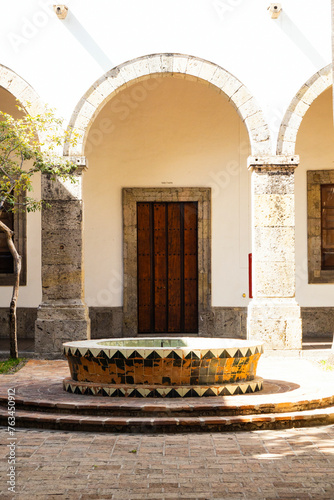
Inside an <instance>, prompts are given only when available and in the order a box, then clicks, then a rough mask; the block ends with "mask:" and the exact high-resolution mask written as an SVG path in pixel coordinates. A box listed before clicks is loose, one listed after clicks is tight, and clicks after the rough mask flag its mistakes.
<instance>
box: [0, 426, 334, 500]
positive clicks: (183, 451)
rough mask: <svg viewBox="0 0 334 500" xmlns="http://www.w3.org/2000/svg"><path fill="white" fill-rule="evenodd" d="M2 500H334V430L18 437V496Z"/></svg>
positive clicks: (0, 455) (2, 456)
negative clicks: (34, 499) (12, 499)
mask: <svg viewBox="0 0 334 500" xmlns="http://www.w3.org/2000/svg"><path fill="white" fill-rule="evenodd" d="M8 438H9V435H8V432H7V429H4V428H0V443H1V446H0V464H1V477H2V479H1V486H0V488H1V491H0V497H1V499H7V498H8V499H9V498H15V500H19V499H21V498H22V499H29V500H30V499H33V498H35V497H37V498H41V499H42V498H47V499H53V498H57V499H59V498H61V499H99V500H100V499H112V500H116V499H117V500H118V499H122V500H140V499H166V500H167V499H183V500H186V499H192V500H194V499H219V498H221V499H257V500H260V499H283V498H284V499H286V498H290V499H294V500H297V499H306V498H307V499H309V498H313V499H317V500H318V499H330V500H332V499H333V498H334V426H333V425H331V426H327V427H313V428H302V429H287V430H282V431H268V430H266V431H254V432H240V433H215V434H187V435H183V434H178V435H170V434H169V435H151V436H149V435H138V434H123V435H115V434H101V433H100V434H93V433H75V432H72V433H71V432H57V431H53V432H52V431H35V430H24V429H21V430H17V432H16V438H17V439H16V443H17V444H16V457H17V464H16V494H15V495H13V494H8V492H6V489H7V485H6V473H7V468H8V463H7V461H8V447H7V446H6V445H7V443H8V442H9V441H8Z"/></svg>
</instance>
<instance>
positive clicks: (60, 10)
mask: <svg viewBox="0 0 334 500" xmlns="http://www.w3.org/2000/svg"><path fill="white" fill-rule="evenodd" d="M53 10H54V11H55V13H56V14H57V16H58V19H65V17H66V16H67V13H68V7H66V5H54V6H53Z"/></svg>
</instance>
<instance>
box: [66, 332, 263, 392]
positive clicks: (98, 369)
mask: <svg viewBox="0 0 334 500" xmlns="http://www.w3.org/2000/svg"><path fill="white" fill-rule="evenodd" d="M63 347H64V354H65V356H66V357H67V359H68V363H69V368H70V372H71V378H67V379H65V380H64V384H63V386H64V389H65V390H66V391H68V392H71V393H77V394H87V395H97V396H130V397H189V396H191V397H199V396H225V395H233V394H245V393H248V392H255V391H259V390H261V389H262V379H261V378H260V377H256V369H257V364H258V361H259V358H260V356H261V354H262V352H263V343H262V342H256V341H255V342H254V341H246V340H240V339H227V338H206V337H160V338H152V337H149V338H138V337H136V338H120V339H100V340H83V341H76V342H67V343H65V344H63Z"/></svg>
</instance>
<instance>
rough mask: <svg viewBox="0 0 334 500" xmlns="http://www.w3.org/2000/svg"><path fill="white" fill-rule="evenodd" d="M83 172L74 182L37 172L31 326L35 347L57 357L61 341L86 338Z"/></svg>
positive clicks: (79, 172) (80, 171) (43, 352)
mask: <svg viewBox="0 0 334 500" xmlns="http://www.w3.org/2000/svg"><path fill="white" fill-rule="evenodd" d="M81 174H82V170H78V171H77V176H76V177H77V182H76V183H74V184H73V183H71V182H70V181H65V182H64V181H61V180H56V181H52V180H50V179H48V178H47V177H46V176H42V197H43V200H44V201H46V202H47V203H48V204H49V205H50V207H46V208H43V210H42V303H41V305H40V306H39V308H38V312H37V320H36V324H35V350H36V352H38V353H40V354H43V355H45V356H47V355H50V356H53V355H57V354H58V355H59V354H60V352H61V348H62V343H63V342H66V341H68V340H82V339H86V338H90V321H89V317H88V309H87V306H86V305H85V304H84V301H83V242H82V233H83V203H82V175H81Z"/></svg>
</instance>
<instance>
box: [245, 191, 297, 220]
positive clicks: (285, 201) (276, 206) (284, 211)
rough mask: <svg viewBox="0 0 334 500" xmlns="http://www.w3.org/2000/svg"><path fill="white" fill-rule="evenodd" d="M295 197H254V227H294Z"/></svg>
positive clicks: (274, 195)
mask: <svg viewBox="0 0 334 500" xmlns="http://www.w3.org/2000/svg"><path fill="white" fill-rule="evenodd" d="M294 225H295V217H294V196H293V195H279V194H261V195H255V196H254V226H261V227H263V226H269V227H277V226H294Z"/></svg>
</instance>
